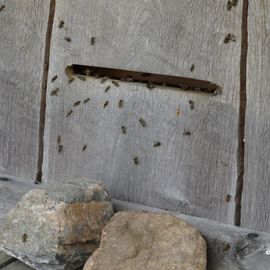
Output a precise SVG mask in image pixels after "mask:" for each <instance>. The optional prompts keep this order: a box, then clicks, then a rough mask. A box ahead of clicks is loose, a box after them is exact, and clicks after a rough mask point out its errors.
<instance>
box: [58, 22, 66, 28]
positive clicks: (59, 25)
mask: <svg viewBox="0 0 270 270" xmlns="http://www.w3.org/2000/svg"><path fill="white" fill-rule="evenodd" d="M64 25H65V22H64V21H63V20H62V21H60V22H59V24H58V28H63V27H64Z"/></svg>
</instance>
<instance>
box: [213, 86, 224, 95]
mask: <svg viewBox="0 0 270 270" xmlns="http://www.w3.org/2000/svg"><path fill="white" fill-rule="evenodd" d="M221 93H222V90H221V88H220V87H217V88H216V89H214V92H212V93H211V96H217V95H220V94H221Z"/></svg>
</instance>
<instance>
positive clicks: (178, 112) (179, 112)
mask: <svg viewBox="0 0 270 270" xmlns="http://www.w3.org/2000/svg"><path fill="white" fill-rule="evenodd" d="M180 115H181V111H180V109H179V108H177V110H176V116H180Z"/></svg>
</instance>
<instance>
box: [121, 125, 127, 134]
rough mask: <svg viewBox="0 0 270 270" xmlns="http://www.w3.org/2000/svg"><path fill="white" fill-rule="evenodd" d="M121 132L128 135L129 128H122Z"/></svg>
mask: <svg viewBox="0 0 270 270" xmlns="http://www.w3.org/2000/svg"><path fill="white" fill-rule="evenodd" d="M121 131H122V133H123V134H126V133H127V128H126V127H125V126H122V127H121Z"/></svg>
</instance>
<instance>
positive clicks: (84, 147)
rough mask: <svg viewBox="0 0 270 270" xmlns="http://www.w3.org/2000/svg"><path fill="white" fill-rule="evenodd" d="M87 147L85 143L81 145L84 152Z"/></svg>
mask: <svg viewBox="0 0 270 270" xmlns="http://www.w3.org/2000/svg"><path fill="white" fill-rule="evenodd" d="M86 148H87V145H86V144H85V145H84V146H83V147H82V151H83V152H84V151H85V150H86Z"/></svg>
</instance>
